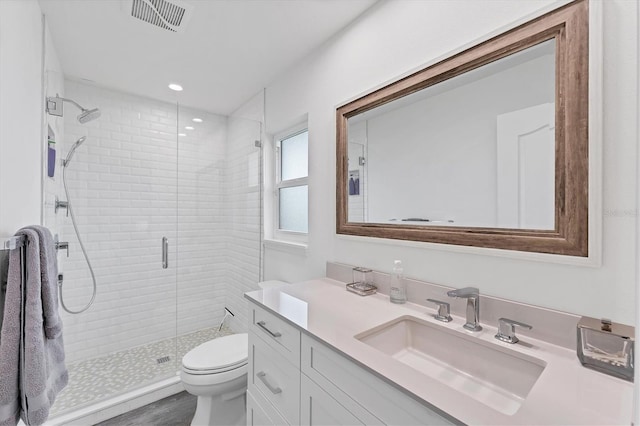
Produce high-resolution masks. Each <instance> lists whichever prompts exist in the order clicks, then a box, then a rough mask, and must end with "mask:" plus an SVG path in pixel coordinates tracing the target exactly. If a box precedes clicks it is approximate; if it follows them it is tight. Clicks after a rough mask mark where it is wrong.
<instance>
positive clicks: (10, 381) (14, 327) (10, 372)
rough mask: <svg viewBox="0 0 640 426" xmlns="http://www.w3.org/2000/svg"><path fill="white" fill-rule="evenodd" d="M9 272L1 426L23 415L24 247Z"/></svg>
mask: <svg viewBox="0 0 640 426" xmlns="http://www.w3.org/2000/svg"><path fill="white" fill-rule="evenodd" d="M9 256H10V260H9V269H8V272H7V292H6V294H5V301H4V316H3V319H2V331H0V370H1V371H0V426H13V425H15V424H17V423H18V419H19V418H20V338H21V336H22V333H21V330H20V315H21V314H22V292H21V288H20V281H21V279H22V278H21V277H22V274H21V271H22V261H21V259H20V250H19V249H16V250H11V253H10V254H9Z"/></svg>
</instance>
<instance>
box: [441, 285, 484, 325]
mask: <svg viewBox="0 0 640 426" xmlns="http://www.w3.org/2000/svg"><path fill="white" fill-rule="evenodd" d="M447 296H449V297H458V298H460V299H467V323H466V324H465V325H464V326H463V327H464V328H466V329H467V330H471V331H480V330H482V327H481V326H480V290H478V289H477V288H476V287H465V288H460V289H457V290H451V291H448V292H447Z"/></svg>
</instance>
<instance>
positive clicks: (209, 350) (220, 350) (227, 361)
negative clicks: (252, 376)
mask: <svg viewBox="0 0 640 426" xmlns="http://www.w3.org/2000/svg"><path fill="white" fill-rule="evenodd" d="M248 347H249V340H248V335H247V333H241V334H233V335H230V336H224V337H219V338H217V339H213V340H210V341H208V342H205V343H202V344H201V345H198V346H196V347H195V348H193V349H192V350H190V351H189V352H188V353H187V354H186V355H185V356H184V357H183V358H182V371H183V372H185V373H187V374H193V375H211V374H220V373H226V372H229V373H230V372H232V371H234V370H239V371H237V372H236V373H237V374H238V375H241V374H243V373H242V370H244V371H245V372H246V369H243V368H242V367H243V366H246V365H247V362H248V361H247V359H248ZM229 375H230V374H226V376H229Z"/></svg>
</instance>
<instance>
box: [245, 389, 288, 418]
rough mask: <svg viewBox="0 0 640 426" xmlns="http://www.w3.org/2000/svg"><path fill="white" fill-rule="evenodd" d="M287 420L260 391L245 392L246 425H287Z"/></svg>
mask: <svg viewBox="0 0 640 426" xmlns="http://www.w3.org/2000/svg"><path fill="white" fill-rule="evenodd" d="M288 424H289V423H287V421H286V420H285V419H284V417H282V416H281V415H280V413H278V411H277V410H276V409H275V408H273V406H272V405H271V404H270V403H269V401H267V400H266V399H265V398H264V396H262V394H261V393H260V392H256V391H254V392H251V390H249V391H248V392H247V426H279V425H288Z"/></svg>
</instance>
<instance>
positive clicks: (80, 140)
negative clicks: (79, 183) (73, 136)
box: [62, 112, 100, 167]
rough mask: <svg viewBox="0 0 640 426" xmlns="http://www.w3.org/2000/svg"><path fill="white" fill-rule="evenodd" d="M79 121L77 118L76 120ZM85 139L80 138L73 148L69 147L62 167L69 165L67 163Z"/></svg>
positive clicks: (84, 137)
mask: <svg viewBox="0 0 640 426" xmlns="http://www.w3.org/2000/svg"><path fill="white" fill-rule="evenodd" d="M98 114H100V112H98ZM78 119H79V118H78ZM86 139H87V137H86V136H82V137H81V138H80V139H78V140H77V141H76V142H75V143H74V144H73V146H72V147H71V149H70V150H69V153H68V154H67V158H65V160H64V161H63V162H62V166H63V167H67V166H68V165H69V162H70V161H71V158H72V157H73V154H74V153H75V152H76V149H78V147H79V146H80V145H82V143H83V142H84V141H85V140H86Z"/></svg>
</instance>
